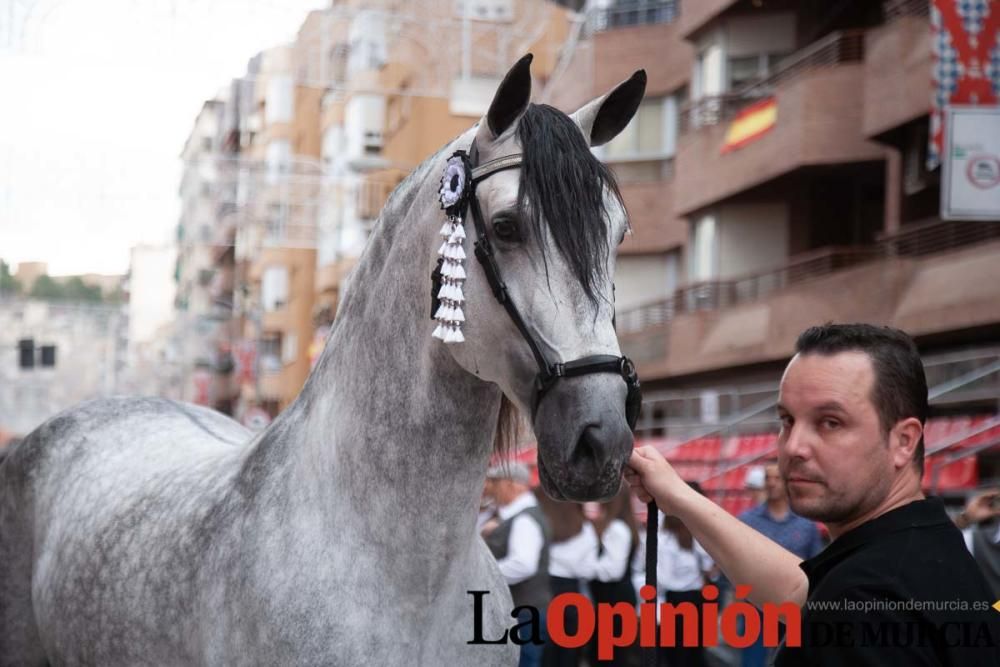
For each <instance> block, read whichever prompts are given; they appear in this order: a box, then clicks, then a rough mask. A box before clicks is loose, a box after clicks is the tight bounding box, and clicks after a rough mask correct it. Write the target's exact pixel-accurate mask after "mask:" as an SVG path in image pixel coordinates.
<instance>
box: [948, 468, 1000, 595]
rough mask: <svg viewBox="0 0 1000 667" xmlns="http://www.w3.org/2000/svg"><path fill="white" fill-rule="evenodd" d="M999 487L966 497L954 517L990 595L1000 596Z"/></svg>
mask: <svg viewBox="0 0 1000 667" xmlns="http://www.w3.org/2000/svg"><path fill="white" fill-rule="evenodd" d="M998 517H1000V488H996V489H989V490H987V491H983V492H981V493H977V494H976V495H974V496H972V497H971V498H969V501H968V502H967V503H966V504H965V508H964V509H963V510H962V511H961V512H960V513H959V514H958V516H957V517H955V525H957V526H958V527H959V529H961V530H962V535H963V537H964V538H965V546H967V547H968V549H969V551H970V552H971V553H972V557H973V558H975V559H976V564H978V565H979V569H980V570H982V572H983V576H984V577H986V582H987V583H988V584H989V585H990V589H991V590H992V591H993V598H994V599H996V598H1000V521H998V520H997V519H998Z"/></svg>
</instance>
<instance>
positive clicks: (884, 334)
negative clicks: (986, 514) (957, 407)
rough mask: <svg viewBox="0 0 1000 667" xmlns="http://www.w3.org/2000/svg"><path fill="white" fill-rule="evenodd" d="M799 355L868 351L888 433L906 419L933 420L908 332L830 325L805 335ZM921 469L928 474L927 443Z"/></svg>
mask: <svg viewBox="0 0 1000 667" xmlns="http://www.w3.org/2000/svg"><path fill="white" fill-rule="evenodd" d="M795 351H796V352H797V353H799V354H819V355H824V356H825V355H833V354H838V353H840V352H864V353H865V354H866V355H868V358H869V359H871V362H872V369H873V370H874V372H875V382H874V386H873V387H872V395H871V401H872V403H873V404H874V405H875V410H876V411H877V412H878V416H879V423H880V424H881V426H882V430H883V432H884V433H886V434H888V433H889V431H890V430H891V429H892V427H893V426H895V425H896V423H897V422H899V421H900V420H902V419H907V418H909V417H916V418H917V419H919V420H920V424H921V425H923V424H924V423H926V421H927V412H928V407H927V378H926V377H925V375H924V364H923V362H922V361H921V360H920V352H918V351H917V345H916V343H914V342H913V339H912V338H910V336H908V335H907V334H906V333H904V332H902V331H900V330H899V329H893V328H892V327H880V326H875V325H872V324H824V325H823V326H817V327H810V328H808V329H806V330H805V331H803V332H802V334H801V335H800V336H799V339H798V341H796V343H795ZM913 462H914V464H915V465H916V466H917V470H919V471H920V472H921V473H923V470H924V438H923V435H921V436H920V442H918V443H917V448H916V449H915V450H914V452H913Z"/></svg>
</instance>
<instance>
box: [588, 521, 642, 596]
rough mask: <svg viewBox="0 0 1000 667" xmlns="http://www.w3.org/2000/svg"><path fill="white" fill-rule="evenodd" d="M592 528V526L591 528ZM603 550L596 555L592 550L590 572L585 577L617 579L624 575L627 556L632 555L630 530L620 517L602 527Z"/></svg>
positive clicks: (595, 551)
mask: <svg viewBox="0 0 1000 667" xmlns="http://www.w3.org/2000/svg"><path fill="white" fill-rule="evenodd" d="M591 530H593V528H591ZM601 544H602V545H603V546H604V551H603V552H602V553H601V554H600V555H598V554H597V550H596V549H595V550H594V552H593V558H592V559H591V563H590V570H591V571H590V573H589V576H588V577H587V579H596V580H597V581H618V580H619V579H621V578H622V577H624V576H625V570H626V569H627V568H628V563H629V558H630V557H631V556H632V531H631V530H629V527H628V524H626V523H625V522H624V521H622V520H621V519H615V520H613V521H612V522H611V523H609V524H608V527H607V528H605V529H604V534H603V535H601Z"/></svg>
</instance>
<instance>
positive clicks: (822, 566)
mask: <svg viewBox="0 0 1000 667" xmlns="http://www.w3.org/2000/svg"><path fill="white" fill-rule="evenodd" d="M949 523H951V520H950V519H948V515H947V514H946V513H945V511H944V502H943V501H942V500H941V499H940V498H925V499H923V500H914V501H913V502H911V503H907V504H906V505H903V506H902V507H897V508H896V509H894V510H890V511H888V512H886V513H885V514H881V515H879V516H877V517H875V518H874V519H872V520H871V521H868V522H866V523H863V524H861V525H860V526H858V527H857V528H854V529H852V530H849V531H847V532H846V533H844V534H843V535H841V536H840V537H838V538H837V539H835V540H834V541H833V542H831V543H830V546H828V547H827V548H826V549H825V550H823V551H821V552H820V553H819V554H818V555H816V556H814V557H813V558H810V559H809V560H806V561H803V562H802V563H801V564H800V567H801V568H802V569H803V571H805V573H806V576H807V577H809V582H810V587H811V586H812V584H813V583H814V582H815V581H816V580H817V579H821V578H822V577H823V576H824V575H825V574H826V573H827V572H828V571H829V570H830V569H831V568H832V567H833V566H834V565H836V564H837V563H839V562H840V561H841V560H843V559H844V557H845V556H847V555H848V554H849V553H851V552H852V551H855V550H857V549H859V548H861V547H863V546H865V545H866V544H870V543H873V542H877V541H879V540H881V539H884V538H885V537H887V536H888V535H889V534H890V533H895V532H898V531H900V530H907V529H910V528H922V527H926V526H937V525H942V524H949Z"/></svg>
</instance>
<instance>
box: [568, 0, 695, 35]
mask: <svg viewBox="0 0 1000 667" xmlns="http://www.w3.org/2000/svg"><path fill="white" fill-rule="evenodd" d="M678 16H680V2H679V1H678V0H627V1H626V2H616V3H615V4H613V5H612V6H610V7H602V8H600V9H595V10H593V11H592V12H591V13H590V16H588V17H587V21H588V25H589V27H590V30H591V32H603V31H605V30H614V29H615V28H625V27H628V26H635V25H649V24H653V23H673V22H674V21H676V20H677V18H678Z"/></svg>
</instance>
